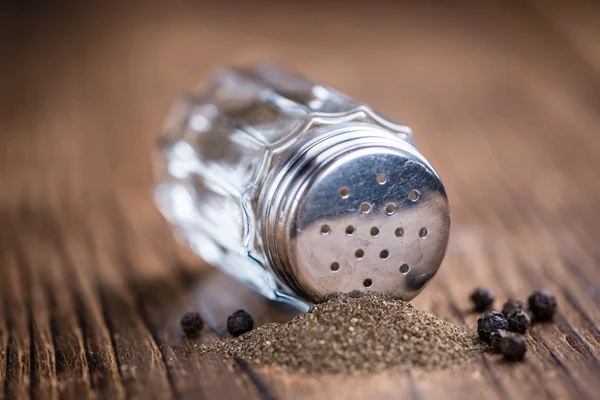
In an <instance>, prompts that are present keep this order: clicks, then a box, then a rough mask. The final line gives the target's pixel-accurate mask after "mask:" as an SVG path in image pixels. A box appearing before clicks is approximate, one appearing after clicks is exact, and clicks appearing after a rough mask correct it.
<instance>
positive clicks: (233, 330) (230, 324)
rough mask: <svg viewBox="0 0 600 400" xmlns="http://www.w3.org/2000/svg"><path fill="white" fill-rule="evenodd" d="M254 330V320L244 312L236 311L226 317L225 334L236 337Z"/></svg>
mask: <svg viewBox="0 0 600 400" xmlns="http://www.w3.org/2000/svg"><path fill="white" fill-rule="evenodd" d="M252 328H254V319H253V318H252V316H251V315H250V314H248V313H247V312H246V311H244V310H237V311H236V312H234V313H233V314H231V315H230V316H229V317H227V332H229V334H230V335H231V336H234V337H237V336H240V335H241V334H243V333H246V332H250V331H251V330H252Z"/></svg>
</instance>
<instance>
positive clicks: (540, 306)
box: [528, 289, 556, 322]
mask: <svg viewBox="0 0 600 400" xmlns="http://www.w3.org/2000/svg"><path fill="white" fill-rule="evenodd" d="M528 303H529V311H531V315H532V317H533V320H534V321H535V322H540V321H549V320H551V319H552V318H553V317H554V313H555V312H556V298H554V295H553V294H552V293H550V292H549V291H547V290H544V289H542V290H538V291H536V292H533V293H532V294H531V296H529V299H528Z"/></svg>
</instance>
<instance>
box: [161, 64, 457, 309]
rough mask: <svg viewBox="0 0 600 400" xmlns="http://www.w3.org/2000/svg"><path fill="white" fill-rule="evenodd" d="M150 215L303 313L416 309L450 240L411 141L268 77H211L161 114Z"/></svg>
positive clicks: (341, 99) (314, 91)
mask: <svg viewBox="0 0 600 400" xmlns="http://www.w3.org/2000/svg"><path fill="white" fill-rule="evenodd" d="M159 143H160V146H159V150H158V154H157V160H158V162H157V166H158V180H157V184H156V187H155V192H154V195H155V199H156V202H157V204H158V206H159V208H160V210H161V211H162V213H163V214H164V215H165V217H166V218H167V220H168V221H169V222H170V223H171V224H172V225H173V226H174V227H175V230H176V232H178V234H179V236H180V237H181V238H182V239H183V240H185V241H186V242H187V244H188V245H189V246H190V247H191V249H192V250H193V251H194V252H195V253H197V254H198V255H200V256H201V257H202V258H203V259H204V260H205V261H207V262H208V263H210V264H213V265H214V266H216V267H218V268H219V269H221V270H223V271H224V272H226V273H228V274H230V275H232V276H234V277H235V278H237V279H239V280H241V281H242V282H244V283H246V284H247V285H249V286H251V287H252V288H254V289H255V290H257V291H258V292H259V293H261V294H263V295H264V296H266V297H268V298H270V299H275V300H282V301H286V302H288V303H292V304H294V305H296V306H298V307H299V308H303V309H306V308H307V307H308V306H310V304H311V303H318V302H321V301H323V300H324V299H326V298H327V296H328V295H330V294H333V293H348V292H353V291H360V292H378V293H384V294H387V295H390V296H392V297H395V298H401V299H403V300H410V299H412V298H413V297H414V296H416V295H417V294H418V293H419V292H420V291H421V290H422V289H423V287H424V285H425V284H426V283H427V282H428V281H429V280H430V279H431V278H432V277H433V275H434V274H435V273H436V271H437V270H438V268H439V266H440V264H441V262H442V259H443V257H444V253H445V251H446V246H447V242H448V237H449V232H450V208H449V202H448V198H447V195H446V191H445V188H444V185H443V184H442V181H441V180H440V178H439V176H438V174H437V173H436V171H435V170H434V169H433V167H432V166H431V164H430V163H429V162H428V161H427V160H426V159H425V158H424V157H423V155H422V154H421V153H420V152H419V151H418V149H417V147H416V144H415V142H414V140H413V134H412V132H411V130H410V128H408V127H406V126H404V125H401V124H398V123H396V122H393V121H391V120H389V119H387V118H385V117H383V116H382V115H380V114H378V113H376V112H374V111H373V110H372V109H371V108H370V107H369V106H367V105H365V104H362V103H359V102H357V101H355V100H353V99H351V98H349V97H347V96H345V95H343V94H341V93H339V92H337V91H335V90H333V89H330V88H327V87H324V86H321V85H318V84H315V83H312V82H310V81H308V80H306V79H304V78H301V77H299V76H296V75H293V74H291V73H288V72H286V71H284V70H282V69H280V68H279V67H277V66H274V65H271V64H261V65H257V66H254V67H252V68H246V69H244V68H223V69H219V70H216V71H215V72H214V73H213V75H212V77H211V78H210V79H209V81H208V84H207V85H205V86H204V87H203V88H201V89H194V90H192V91H190V92H189V93H187V94H186V95H184V96H183V97H182V98H181V99H180V100H179V101H177V102H176V103H175V105H174V106H173V108H172V110H171V112H170V114H169V117H168V118H167V122H166V123H165V128H164V134H163V135H162V137H161V140H160V141H159Z"/></svg>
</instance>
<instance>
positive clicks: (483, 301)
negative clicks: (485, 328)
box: [471, 288, 494, 312]
mask: <svg viewBox="0 0 600 400" xmlns="http://www.w3.org/2000/svg"><path fill="white" fill-rule="evenodd" d="M471 301H472V302H473V305H474V309H475V311H479V312H483V311H486V310H489V309H490V308H491V307H492V303H493V302H494V293H493V292H491V291H489V290H487V289H484V288H477V289H475V290H474V291H473V293H471Z"/></svg>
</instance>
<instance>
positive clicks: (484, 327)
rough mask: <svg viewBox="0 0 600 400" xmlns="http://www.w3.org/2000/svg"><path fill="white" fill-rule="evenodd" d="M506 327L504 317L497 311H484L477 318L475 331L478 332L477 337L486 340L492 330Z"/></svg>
mask: <svg viewBox="0 0 600 400" xmlns="http://www.w3.org/2000/svg"><path fill="white" fill-rule="evenodd" d="M506 328H508V322H507V321H506V318H504V315H502V314H500V313H499V312H497V311H489V312H486V313H485V314H483V315H482V316H481V317H479V319H478V320H477V333H478V334H479V338H480V339H481V340H483V341H486V342H488V341H489V340H490V335H491V334H492V332H495V331H498V330H501V329H503V330H506Z"/></svg>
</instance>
